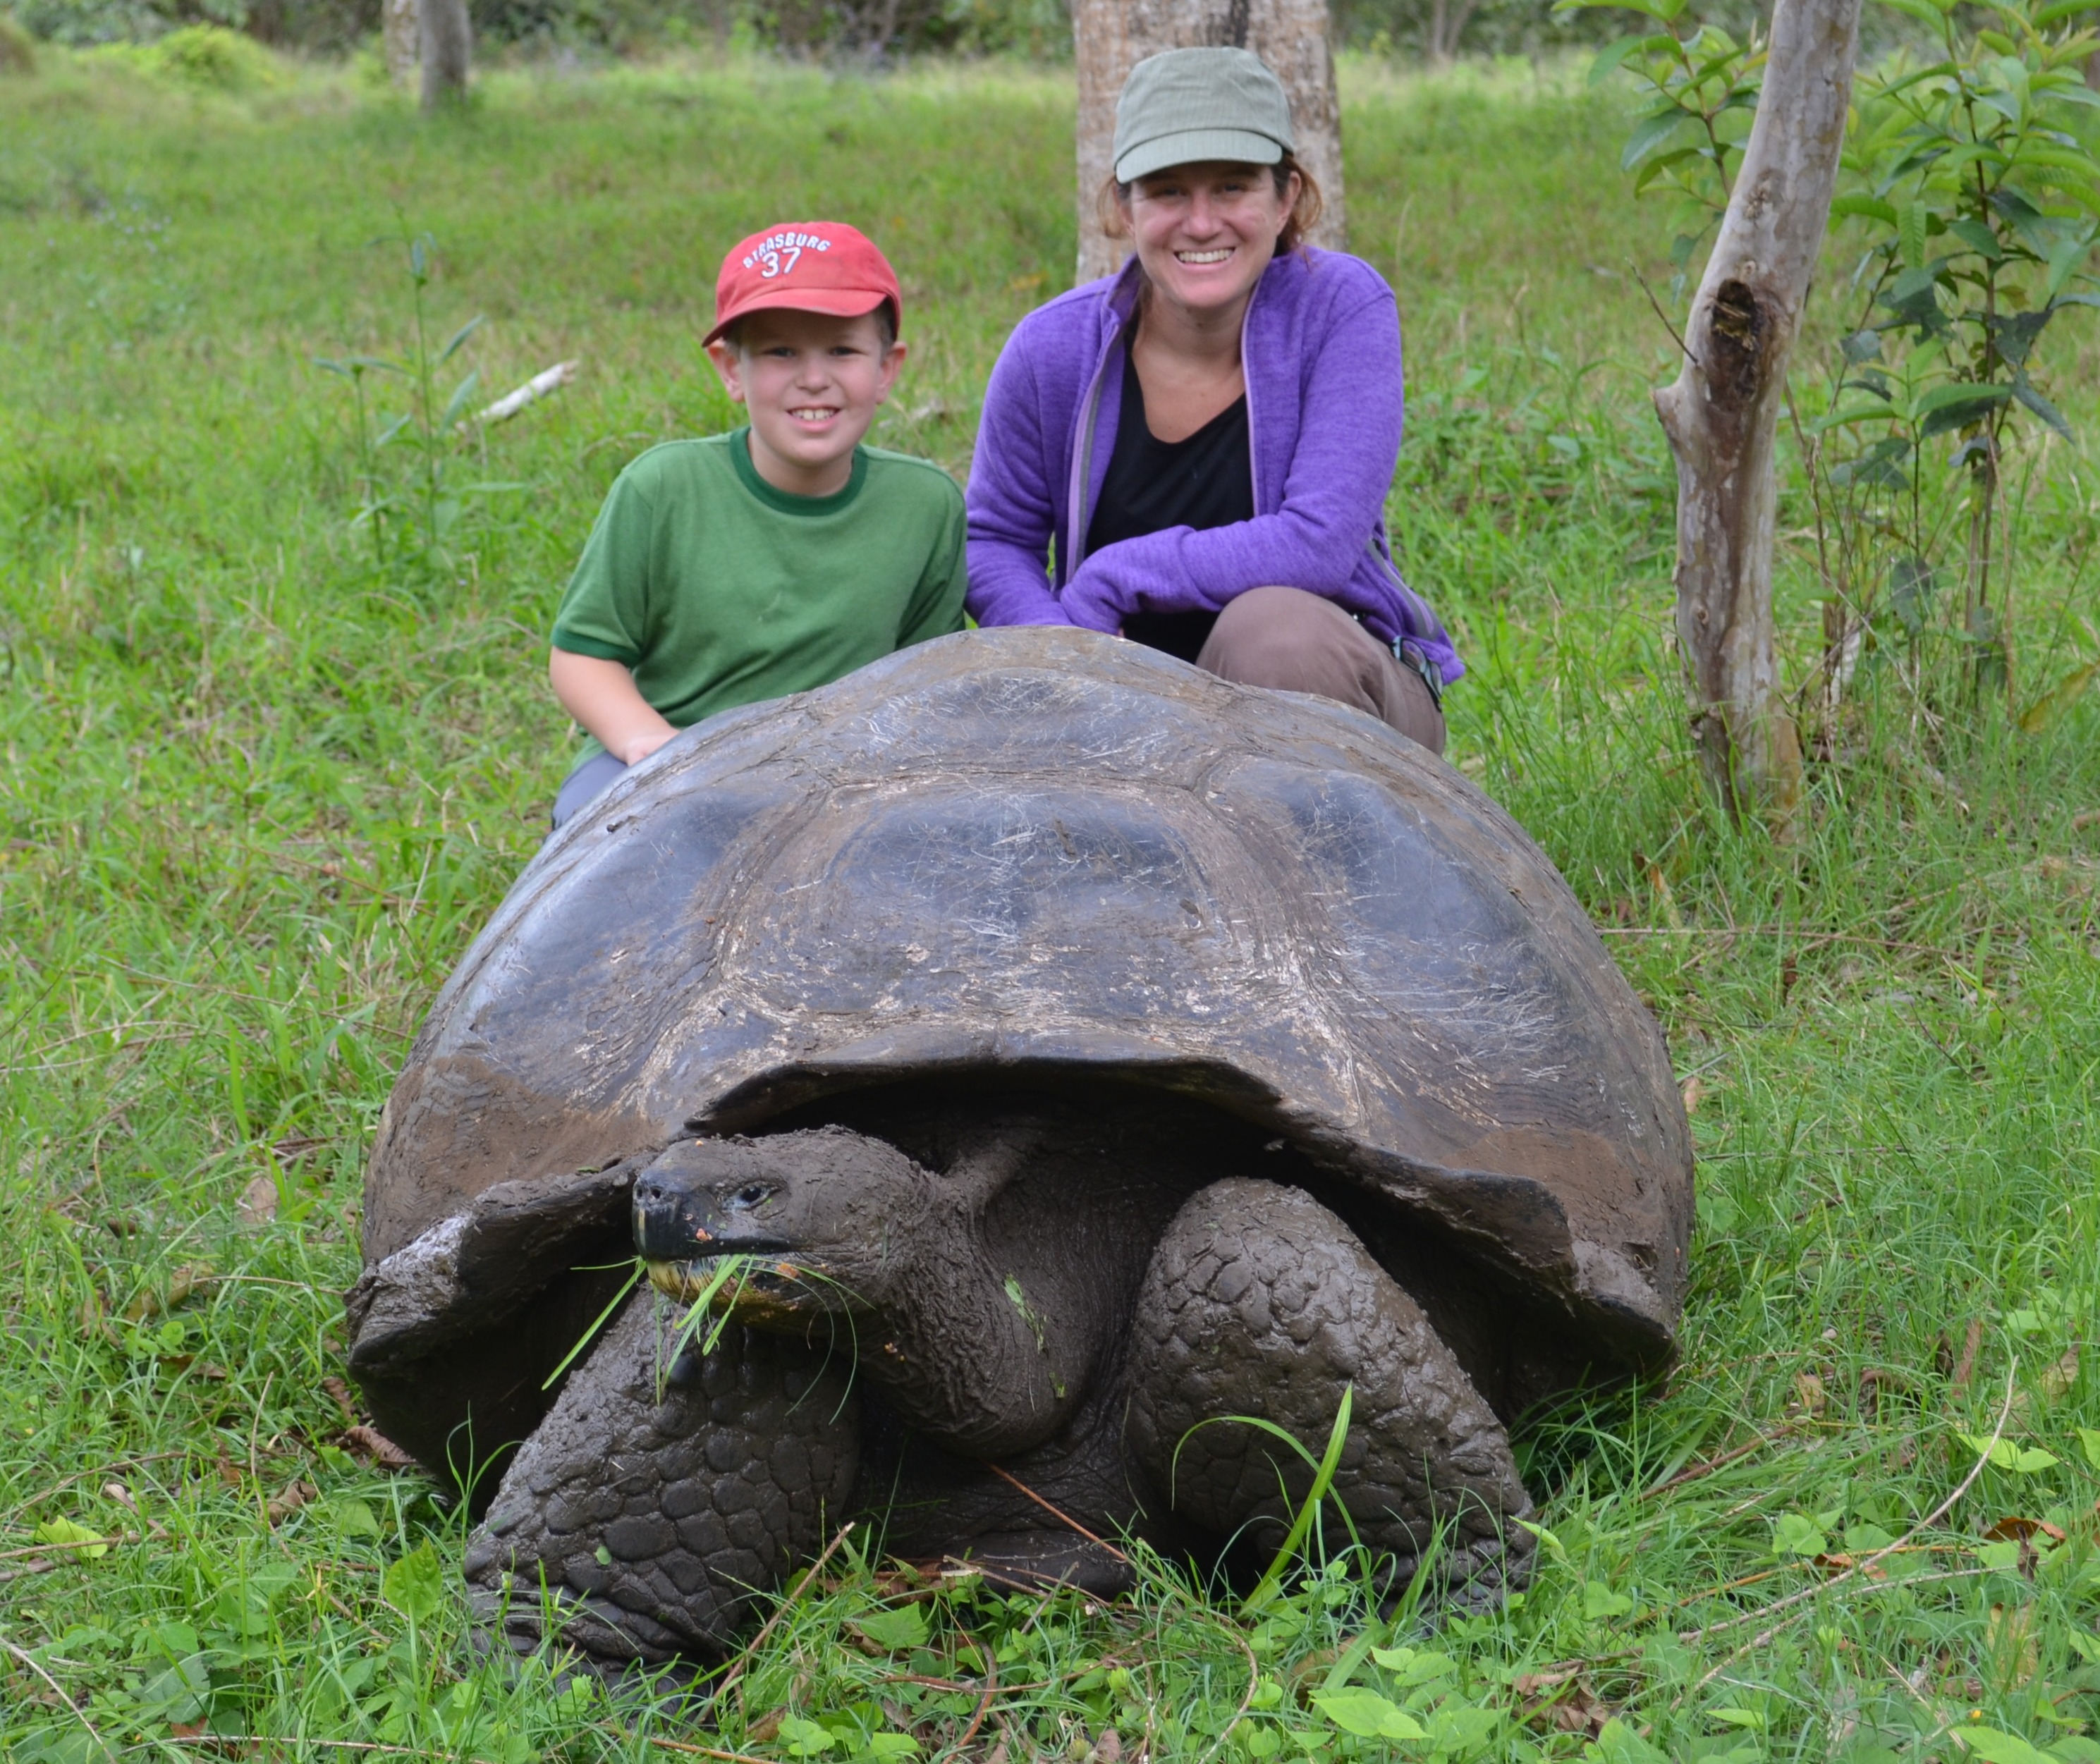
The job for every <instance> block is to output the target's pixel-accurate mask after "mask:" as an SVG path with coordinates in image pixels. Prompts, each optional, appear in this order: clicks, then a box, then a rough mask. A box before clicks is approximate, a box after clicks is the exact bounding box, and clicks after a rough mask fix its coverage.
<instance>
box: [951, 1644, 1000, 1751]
mask: <svg viewBox="0 0 2100 1764" xmlns="http://www.w3.org/2000/svg"><path fill="white" fill-rule="evenodd" d="M955 1633H956V1634H958V1635H960V1636H961V1637H962V1638H963V1639H964V1641H966V1642H968V1643H969V1644H970V1646H971V1647H973V1648H975V1649H976V1650H977V1658H978V1659H980V1660H982V1661H983V1662H984V1695H983V1696H981V1697H979V1698H978V1699H977V1713H975V1714H974V1715H973V1716H971V1717H970V1724H969V1726H968V1727H965V1728H964V1730H963V1736H962V1738H961V1739H960V1740H957V1741H956V1742H955V1756H956V1757H961V1756H962V1754H963V1753H964V1752H965V1751H967V1750H968V1748H969V1743H970V1741H971V1740H974V1739H976V1738H977V1729H978V1728H980V1727H982V1726H984V1718H985V1713H986V1711H987V1710H988V1709H990V1707H991V1700H992V1699H993V1698H994V1697H995V1696H998V1695H999V1663H998V1662H997V1661H996V1660H994V1659H993V1658H992V1657H991V1650H990V1648H989V1647H986V1646H985V1644H984V1643H982V1642H981V1641H979V1640H978V1639H977V1638H976V1637H975V1636H974V1635H973V1634H970V1632H969V1631H968V1629H964V1627H963V1626H962V1625H961V1624H960V1623H958V1624H957V1625H955Z"/></svg>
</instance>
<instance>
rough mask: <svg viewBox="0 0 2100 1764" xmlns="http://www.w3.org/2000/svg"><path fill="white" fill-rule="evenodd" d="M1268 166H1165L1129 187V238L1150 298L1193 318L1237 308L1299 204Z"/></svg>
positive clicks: (1292, 185)
mask: <svg viewBox="0 0 2100 1764" xmlns="http://www.w3.org/2000/svg"><path fill="white" fill-rule="evenodd" d="M1298 192H1299V176H1298V174H1297V173H1296V172H1295V171H1294V172H1292V173H1291V174H1290V177H1289V178H1288V179H1286V181H1285V183H1284V186H1283V188H1282V190H1281V191H1278V190H1277V187H1276V174H1275V172H1274V171H1273V169H1272V168H1270V167H1268V166H1267V165H1221V164H1219V163H1216V162H1215V161H1205V162H1203V163H1201V164H1198V165H1170V166H1168V167H1167V170H1164V171H1156V172H1154V173H1153V174H1151V175H1150V176H1149V177H1145V178H1140V179H1137V180H1136V183H1133V184H1132V186H1131V192H1130V203H1129V210H1128V212H1129V214H1130V224H1131V231H1132V233H1133V234H1134V235H1135V236H1136V240H1137V257H1138V261H1139V262H1140V263H1141V264H1143V265H1144V267H1145V275H1146V276H1147V277H1149V279H1150V280H1151V283H1152V285H1153V288H1154V290H1155V292H1156V293H1158V294H1162V295H1164V296H1165V297H1166V298H1168V299H1170V300H1171V301H1173V302H1176V304H1177V305H1179V306H1184V307H1186V308H1187V309H1188V310H1189V311H1191V312H1216V311H1223V310H1225V309H1228V308H1230V307H1231V306H1233V305H1234V304H1235V303H1237V302H1243V301H1245V300H1246V298H1247V296H1248V295H1249V294H1250V293H1252V292H1253V290H1254V284H1255V283H1256V282H1258V281H1260V280H1261V272H1262V271H1264V270H1265V269H1267V268H1268V266H1269V262H1270V260H1271V259H1272V258H1274V257H1275V255H1276V237H1277V234H1278V233H1280V232H1282V230H1283V223H1284V221H1285V219H1286V217H1287V216H1288V215H1289V214H1290V211H1291V209H1292V208H1293V207H1294V206H1295V205H1296V203H1297V201H1298Z"/></svg>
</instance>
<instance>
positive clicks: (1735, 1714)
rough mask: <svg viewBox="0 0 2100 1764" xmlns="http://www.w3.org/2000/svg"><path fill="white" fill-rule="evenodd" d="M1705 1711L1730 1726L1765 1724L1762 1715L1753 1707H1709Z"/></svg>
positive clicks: (1757, 1725) (1761, 1725) (1758, 1725)
mask: <svg viewBox="0 0 2100 1764" xmlns="http://www.w3.org/2000/svg"><path fill="white" fill-rule="evenodd" d="M1706 1713H1708V1714H1709V1715H1710V1716H1712V1717H1713V1718H1714V1720H1716V1721H1718V1722H1725V1723H1727V1726H1729V1727H1758V1728H1761V1727H1763V1726H1764V1724H1765V1718H1764V1717H1763V1716H1762V1715H1760V1714H1759V1713H1758V1712H1757V1711H1756V1710H1755V1709H1708V1710H1707V1711H1706Z"/></svg>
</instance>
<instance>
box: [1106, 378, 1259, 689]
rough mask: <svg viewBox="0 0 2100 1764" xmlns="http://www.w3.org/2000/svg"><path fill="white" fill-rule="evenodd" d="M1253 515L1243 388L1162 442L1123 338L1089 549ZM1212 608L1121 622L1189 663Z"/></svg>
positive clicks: (1126, 630)
mask: <svg viewBox="0 0 2100 1764" xmlns="http://www.w3.org/2000/svg"><path fill="white" fill-rule="evenodd" d="M1253 518H1254V456H1253V452H1252V448H1251V445H1250V443H1249V439H1248V435H1247V401H1246V393H1244V392H1242V393H1241V394H1240V395H1239V396H1238V398H1237V399H1234V400H1233V403H1232V404H1231V405H1230V406H1229V408H1226V409H1224V410H1222V411H1220V412H1218V414H1217V415H1216V416H1215V417H1212V418H1211V420H1210V421H1208V422H1207V423H1205V424H1204V425H1203V426H1202V428H1200V429H1198V430H1197V431H1196V432H1195V433H1194V434H1192V435H1190V436H1189V437H1188V438H1187V439H1185V440H1181V441H1162V440H1160V439H1158V438H1157V437H1156V436H1155V435H1154V434H1153V432H1152V430H1151V429H1150V428H1149V426H1147V425H1146V422H1145V388H1144V387H1143V386H1140V385H1139V384H1138V379H1137V364H1136V362H1134V361H1133V360H1132V359H1131V353H1130V347H1129V345H1128V344H1127V343H1126V344H1125V346H1124V347H1123V407H1122V408H1121V410H1120V411H1118V413H1117V416H1116V438H1115V451H1114V452H1113V453H1111V454H1110V456H1109V470H1108V476H1107V478H1105V480H1104V481H1103V483H1102V484H1101V501H1099V502H1098V503H1096V505H1095V506H1094V518H1093V519H1092V520H1091V521H1089V522H1088V523H1087V551H1088V552H1089V553H1092V552H1096V551H1099V550H1101V549H1102V548H1103V547H1104V546H1105V545H1114V544H1115V543H1116V541H1117V540H1121V539H1137V538H1140V537H1142V536H1144V535H1145V534H1146V533H1157V532H1161V531H1164V530H1165V529H1167V527H1194V528H1196V529H1197V530H1198V531H1206V530H1207V529H1208V528H1211V527H1229V526H1231V525H1232V524H1233V523H1234V522H1236V521H1251V520H1252V519H1253ZM1217 622H1218V615H1216V614H1215V613H1214V612H1163V613H1162V612H1139V613H1132V615H1130V616H1129V617H1128V618H1127V619H1125V620H1123V635H1124V636H1125V637H1128V638H1130V639H1131V640H1132V642H1137V643H1143V644H1145V645H1146V646H1148V647H1149V648H1152V649H1159V650H1166V651H1167V654H1168V655H1178V656H1180V658H1181V659H1182V660H1184V661H1191V662H1192V661H1193V660H1195V659H1196V657H1197V655H1198V653H1199V652H1200V651H1201V650H1202V647H1203V645H1204V642H1205V641H1206V640H1207V638H1208V637H1210V634H1211V626H1212V625H1214V624H1216V623H1217Z"/></svg>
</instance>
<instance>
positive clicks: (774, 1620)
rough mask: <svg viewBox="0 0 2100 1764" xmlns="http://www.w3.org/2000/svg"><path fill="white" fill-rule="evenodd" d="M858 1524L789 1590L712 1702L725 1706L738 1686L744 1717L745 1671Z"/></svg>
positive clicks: (845, 1528)
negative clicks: (725, 1699) (727, 1696)
mask: <svg viewBox="0 0 2100 1764" xmlns="http://www.w3.org/2000/svg"><path fill="white" fill-rule="evenodd" d="M858 1523H859V1522H858V1520H855V1519H848V1520H847V1521H846V1522H845V1524H843V1525H841V1526H840V1528H839V1534H838V1536H837V1537H834V1538H833V1539H832V1541H830V1542H829V1543H827V1544H826V1545H825V1546H824V1553H823V1555H820V1556H818V1558H817V1559H816V1560H815V1561H814V1562H813V1563H810V1572H808V1573H806V1574H805V1575H804V1576H803V1577H801V1579H800V1580H799V1581H796V1583H795V1584H794V1585H793V1586H792V1588H790V1589H789V1590H788V1592H787V1594H786V1596H785V1597H783V1599H781V1601H780V1603H779V1604H777V1605H775V1606H774V1607H773V1615H772V1616H770V1617H768V1618H767V1619H766V1620H765V1622H764V1624H763V1625H761V1626H760V1628H759V1631H758V1633H757V1634H756V1635H754V1636H752V1638H751V1640H750V1641H749V1642H748V1643H746V1644H745V1647H744V1650H743V1652H742V1653H740V1654H739V1655H738V1656H736V1659H735V1661H734V1662H732V1663H731V1665H730V1669H729V1672H728V1674H727V1675H726V1677H725V1678H723V1679H722V1682H721V1683H720V1684H718V1685H717V1686H716V1687H715V1694H714V1696H712V1698H710V1699H709V1700H710V1701H711V1702H714V1703H719V1702H721V1700H722V1693H723V1692H724V1691H727V1690H728V1689H729V1687H730V1686H731V1685H735V1687H736V1712H737V1713H738V1714H739V1715H741V1714H742V1713H743V1673H744V1669H745V1668H746V1667H747V1666H748V1665H750V1664H751V1661H752V1656H753V1655H755V1654H756V1653H757V1652H758V1651H759V1649H760V1648H761V1647H764V1646H765V1638H766V1637H767V1636H769V1635H770V1634H772V1633H773V1630H774V1625H777V1624H778V1623H779V1621H780V1620H781V1619H782V1618H783V1617H784V1616H787V1612H788V1611H789V1610H790V1608H791V1607H792V1606H793V1605H794V1603H795V1601H796V1599H800V1598H801V1596H802V1594H804V1593H805V1592H807V1591H808V1590H810V1583H811V1582H812V1581H814V1580H815V1579H816V1577H818V1575H819V1574H821V1573H823V1572H824V1564H825V1563H827V1562H828V1561H830V1560H831V1559H832V1557H833V1556H835V1555H837V1554H838V1549H839V1546H840V1544H842V1543H844V1542H845V1541H846V1537H847V1534H848V1533H849V1532H851V1531H852V1530H853V1528H854V1526H855V1525H856V1524H858Z"/></svg>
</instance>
